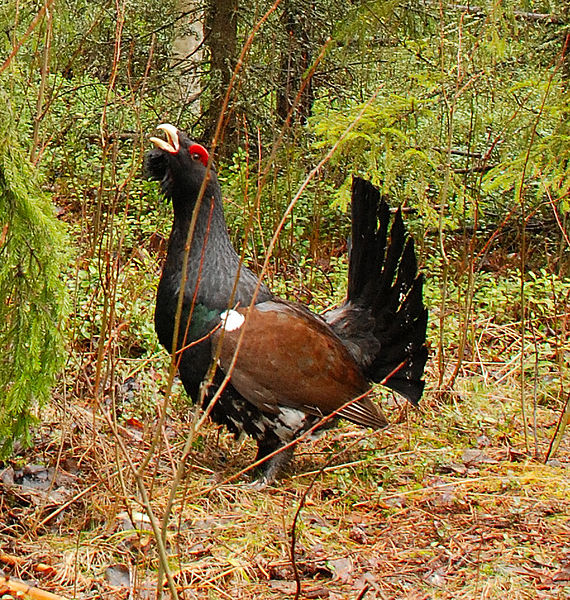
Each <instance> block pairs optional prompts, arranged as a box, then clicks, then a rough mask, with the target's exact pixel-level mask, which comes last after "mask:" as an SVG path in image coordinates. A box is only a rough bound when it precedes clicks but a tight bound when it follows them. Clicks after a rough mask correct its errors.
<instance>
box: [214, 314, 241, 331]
mask: <svg viewBox="0 0 570 600" xmlns="http://www.w3.org/2000/svg"><path fill="white" fill-rule="evenodd" d="M220 320H221V321H222V327H223V328H224V329H225V330H226V331H235V330H236V329H239V328H240V327H241V326H242V325H243V322H244V321H245V317H244V316H243V315H242V314H240V313H238V311H237V310H232V309H230V310H224V312H223V313H222V314H221V315H220Z"/></svg>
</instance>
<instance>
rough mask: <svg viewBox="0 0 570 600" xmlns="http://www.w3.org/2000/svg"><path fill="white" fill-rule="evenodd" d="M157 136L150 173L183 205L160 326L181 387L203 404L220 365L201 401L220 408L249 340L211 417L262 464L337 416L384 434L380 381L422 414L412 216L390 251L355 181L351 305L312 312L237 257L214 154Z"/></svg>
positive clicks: (266, 474)
mask: <svg viewBox="0 0 570 600" xmlns="http://www.w3.org/2000/svg"><path fill="white" fill-rule="evenodd" d="M159 129H161V130H162V131H163V132H164V133H165V134H166V139H161V138H158V137H152V138H151V141H152V142H153V143H154V144H155V146H156V148H155V149H154V150H151V151H150V152H148V154H147V156H146V170H147V173H148V175H149V176H150V177H151V178H153V179H157V180H159V181H160V182H161V185H162V191H163V193H164V195H165V196H166V197H168V198H169V199H170V200H171V201H172V205H173V208H174V223H173V225H172V231H171V234H170V239H169V242H168V253H167V257H166V262H165V264H164V267H163V271H162V277H161V279H160V284H159V286H158V293H157V299H156V310H155V327H156V332H157V334H158V337H159V340H160V342H161V344H162V345H163V346H164V347H165V348H166V349H167V350H168V351H169V352H173V351H174V350H176V351H177V352H178V353H179V360H180V362H179V372H180V378H181V380H182V383H183V385H184V387H185V389H186V391H187V392H188V394H189V395H190V396H191V398H192V399H193V400H194V401H196V400H197V399H198V398H199V397H200V390H201V385H202V382H203V381H204V378H205V377H206V375H207V373H208V370H209V369H210V366H211V364H212V362H213V360H214V359H215V360H216V361H217V364H218V366H219V368H217V370H216V373H215V376H214V380H213V385H212V386H210V387H209V388H208V389H207V390H206V397H205V400H204V402H205V405H207V404H208V403H209V400H210V399H211V397H212V396H213V394H214V393H215V391H216V389H217V387H218V386H219V384H220V383H221V381H222V380H223V378H224V376H225V374H226V373H227V371H228V369H230V368H231V364H232V361H233V358H234V353H235V350H236V347H237V345H238V343H239V342H240V338H241V343H240V346H239V351H238V353H237V358H236V360H235V363H234V365H233V370H232V371H231V380H230V383H229V384H228V385H227V387H226V388H225V390H224V391H223V393H222V395H221V396H220V398H219V399H218V401H217V402H216V403H215V405H214V407H213V409H212V411H211V413H210V416H211V418H212V419H213V421H214V422H216V423H218V424H223V425H225V426H226V427H227V428H228V429H229V430H230V431H231V432H233V433H235V434H236V435H237V434H241V433H242V432H245V433H247V434H249V435H250V436H252V437H253V438H254V439H255V440H256V442H257V445H258V454H257V459H261V458H264V457H266V456H268V455H269V454H271V453H273V452H274V451H275V450H278V449H279V448H282V447H284V446H286V445H287V444H289V442H291V441H293V440H295V439H296V438H298V437H299V436H300V435H301V434H302V433H303V432H306V431H307V430H308V429H310V428H311V427H313V426H314V425H315V424H316V423H318V422H319V420H320V419H321V418H322V417H323V415H329V414H331V413H333V412H335V411H338V416H339V417H343V418H345V419H348V420H349V421H353V422H354V423H357V424H358V425H362V426H365V427H371V428H381V427H385V426H386V425H387V421H386V418H385V417H384V415H383V413H382V411H381V410H380V409H379V408H378V407H377V406H376V405H375V404H374V403H373V402H372V401H371V400H370V399H369V398H368V392H369V391H370V389H371V383H372V382H382V383H383V384H384V385H385V386H387V387H388V388H391V389H392V390H395V391H396V392H398V393H400V394H401V395H403V396H404V397H406V398H407V399H408V400H409V401H410V402H412V403H413V404H417V403H418V401H419V399H420V397H421V395H422V392H423V388H424V382H423V380H422V375H423V371H424V365H425V362H426V358H427V349H426V346H425V335H426V324H427V311H426V309H425V308H424V305H423V301H422V285H423V279H422V276H421V275H418V273H417V263H416V257H415V252H414V242H413V239H412V238H410V237H409V236H408V235H407V233H406V230H405V227H404V224H403V221H402V215H401V211H400V210H398V212H396V215H395V217H394V220H393V224H392V228H391V231H390V237H389V243H388V224H389V221H390V212H389V209H388V205H387V204H386V202H385V201H384V200H381V199H380V194H379V192H378V190H377V189H376V188H374V187H373V186H372V185H371V184H370V183H368V182H367V181H364V180H362V179H358V178H355V179H354V182H353V187H352V249H351V253H350V260H349V272H348V294H347V299H346V301H345V302H344V304H343V305H342V306H341V307H340V308H337V309H334V310H331V311H329V312H327V313H325V314H324V315H323V316H318V315H315V314H313V313H311V312H310V311H309V310H308V309H307V308H305V307H303V306H301V305H300V304H296V303H294V302H288V301H286V300H283V299H281V298H278V297H276V296H274V295H273V294H272V293H271V291H270V290H269V289H268V288H267V287H266V286H265V285H263V284H261V285H259V287H258V284H259V282H258V278H257V276H256V275H254V274H253V273H252V272H251V271H250V270H248V269H247V268H246V267H244V266H243V265H242V264H240V258H239V256H238V254H237V253H236V251H235V250H234V248H233V247H232V244H231V241H230V238H229V236H228V233H227V229H226V222H225V219H224V213H223V208H222V196H221V190H220V186H219V183H218V179H217V177H216V173H215V171H214V169H213V168H212V167H211V165H210V166H209V165H208V161H209V155H208V152H207V150H206V149H205V148H204V147H203V146H201V145H199V144H196V143H194V142H192V141H191V140H190V139H189V138H188V137H187V136H186V135H185V134H184V133H182V132H180V131H178V130H177V129H176V128H175V127H174V126H172V125H166V124H165V125H160V126H159ZM204 179H206V182H205V183H204ZM200 194H202V197H201V198H200ZM197 202H199V209H198V212H197V218H196V221H195V225H194V231H193V235H192V238H191V243H190V245H189V250H188V249H187V248H186V244H187V239H188V231H189V228H190V226H191V222H192V215H193V211H194V208H195V206H196V204H197ZM184 269H185V270H186V276H185V277H183V270H184ZM183 279H185V284H184V290H183V291H181V286H182V281H183ZM256 289H257V294H256ZM181 293H182V294H183V304H182V313H181V319H180V327H179V330H178V336H177V339H176V340H174V333H175V322H176V312H177V307H178V299H179V295H180V294H181ZM252 300H253V301H254V305H253V306H252V308H251V309H249V307H250V304H251V302H252ZM351 400H353V402H350V401H351ZM292 454H293V446H291V447H290V448H288V449H286V450H285V451H283V452H279V453H277V454H276V455H275V456H272V457H271V458H269V459H268V460H267V461H266V462H264V463H263V466H262V473H261V481H262V482H264V483H269V482H271V481H273V480H274V479H275V477H276V476H277V475H278V473H279V471H280V470H281V469H282V467H283V466H285V465H286V464H287V463H288V462H289V460H290V459H291V457H292Z"/></svg>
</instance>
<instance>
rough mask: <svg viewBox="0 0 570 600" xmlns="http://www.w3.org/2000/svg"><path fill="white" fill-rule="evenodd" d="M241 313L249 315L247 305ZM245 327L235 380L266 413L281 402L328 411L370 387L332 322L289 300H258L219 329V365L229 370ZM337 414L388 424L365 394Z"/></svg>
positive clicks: (372, 424)
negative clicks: (231, 323) (330, 326)
mask: <svg viewBox="0 0 570 600" xmlns="http://www.w3.org/2000/svg"><path fill="white" fill-rule="evenodd" d="M237 312H239V313H240V314H241V315H246V314H247V310H246V309H241V308H240V309H238V310H237ZM234 316H235V315H234ZM237 320H238V322H239V321H240V319H239V317H238V319H237ZM228 323H229V320H228ZM235 325H236V323H235V320H234V323H233V326H235ZM242 327H245V332H244V334H243V340H242V343H241V346H240V349H239V353H238V357H237V360H236V363H235V366H234V369H233V371H232V376H231V383H232V385H233V386H234V387H235V388H236V389H237V390H238V392H239V393H240V394H241V395H242V396H244V397H245V398H247V400H249V401H250V402H251V403H252V404H255V405H256V406H257V407H258V408H260V409H261V410H263V411H265V412H273V413H274V412H276V411H277V408H278V406H287V407H291V408H296V409H298V410H302V411H304V412H307V413H309V414H313V415H327V414H330V413H332V412H334V411H335V410H337V409H339V408H340V407H341V406H342V405H343V404H345V403H346V402H348V401H349V400H351V399H353V398H356V397H358V396H361V395H362V394H366V392H368V391H369V389H370V385H369V383H368V381H366V379H365V378H364V376H363V375H362V372H361V371H360V369H359V367H358V366H357V364H356V363H355V361H354V359H353V358H352V357H351V355H350V354H349V352H348V350H347V349H346V348H345V346H344V345H343V343H342V342H341V341H340V339H339V338H338V337H337V336H336V335H335V334H334V333H333V332H332V331H331V330H330V328H329V327H328V325H326V323H324V321H322V320H321V319H320V318H318V317H316V316H315V315H313V314H312V313H310V312H309V311H307V310H305V309H303V308H302V307H300V306H297V305H295V304H290V303H285V302H273V301H269V302H263V303H261V304H258V305H256V306H254V307H253V308H252V309H251V311H250V313H249V314H248V315H247V320H246V322H245V323H244V324H243V325H241V326H238V327H237V328H235V329H232V330H231V331H230V330H229V329H230V327H229V326H226V329H225V330H224V329H222V328H220V329H218V330H216V332H215V333H214V334H213V337H212V342H213V343H212V348H213V352H215V351H216V348H217V346H218V344H219V343H221V348H220V355H219V364H220V367H221V368H222V370H224V371H225V372H227V370H228V369H229V367H230V364H231V361H232V358H233V355H234V353H235V349H236V346H237V343H238V340H239V338H240V335H241V333H242ZM339 415H340V416H342V417H344V418H346V419H349V420H350V421H353V422H355V423H357V424H359V425H363V426H368V427H374V428H380V427H385V426H386V425H387V421H386V418H385V417H384V415H383V414H382V412H381V411H380V409H379V408H377V407H376V405H375V404H373V403H372V402H371V401H370V399H369V398H367V397H363V398H360V399H358V400H356V401H355V402H354V403H352V404H351V405H349V406H348V407H345V408H344V409H343V410H342V411H340V412H339Z"/></svg>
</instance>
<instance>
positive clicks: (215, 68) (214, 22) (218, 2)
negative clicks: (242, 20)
mask: <svg viewBox="0 0 570 600" xmlns="http://www.w3.org/2000/svg"><path fill="white" fill-rule="evenodd" d="M237 12H238V0H210V4H209V7H208V14H207V17H206V45H207V46H208V50H209V52H210V78H209V94H208V97H209V100H210V101H209V105H208V107H207V109H206V110H205V112H204V114H203V119H204V139H205V140H207V141H211V140H212V139H213V137H214V134H215V131H216V127H217V124H218V119H219V118H220V115H221V113H222V110H223V104H224V99H225V97H226V93H227V91H228V86H229V84H230V81H231V79H232V74H233V72H234V69H235V67H236V63H237ZM222 117H223V128H222V131H221V135H220V139H218V154H220V155H224V156H229V155H231V154H232V153H233V152H234V151H235V149H236V146H237V123H236V114H235V111H234V110H233V108H232V105H231V103H230V104H228V107H227V109H226V111H225V113H224V114H223V116H222Z"/></svg>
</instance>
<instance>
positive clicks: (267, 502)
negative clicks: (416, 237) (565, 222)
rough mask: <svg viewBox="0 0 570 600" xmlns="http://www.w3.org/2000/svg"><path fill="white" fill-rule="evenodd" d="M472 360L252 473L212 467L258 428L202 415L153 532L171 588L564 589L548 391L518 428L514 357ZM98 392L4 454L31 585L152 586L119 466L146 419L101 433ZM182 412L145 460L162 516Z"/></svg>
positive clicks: (12, 554) (560, 504)
mask: <svg viewBox="0 0 570 600" xmlns="http://www.w3.org/2000/svg"><path fill="white" fill-rule="evenodd" d="M480 367H481V365H471V364H470V363H465V364H464V365H463V369H462V372H461V376H460V377H459V378H458V380H457V382H456V385H455V391H454V392H453V393H451V394H447V395H446V396H445V397H442V396H441V395H436V394H434V393H433V392H431V391H430V390H429V389H428V390H427V393H426V394H425V398H424V402H423V409H422V411H421V412H420V411H416V410H412V409H410V410H408V409H407V408H405V407H404V406H402V405H401V404H399V403H397V402H396V401H395V399H390V398H388V399H386V398H385V399H384V400H383V405H384V406H385V407H386V409H387V412H388V414H389V415H390V416H391V418H392V422H393V423H394V424H393V425H392V426H390V427H389V428H388V429H387V430H386V431H383V432H377V433H371V432H370V431H362V430H359V429H357V428H356V427H353V426H352V425H350V424H346V423H342V424H341V426H340V427H338V428H336V429H334V430H331V431H329V432H327V433H326V434H325V435H324V436H323V437H321V438H320V439H319V440H317V441H312V442H306V443H302V444H300V447H299V448H298V449H297V452H296V458H295V460H294V462H293V464H292V467H291V470H290V472H289V473H288V474H287V475H286V476H285V477H284V478H283V479H282V480H280V481H279V482H278V483H276V484H275V485H274V486H271V487H269V488H266V489H263V490H256V489H254V488H253V487H252V486H251V485H248V479H247V476H245V477H242V478H241V479H238V480H235V481H230V482H224V480H225V478H229V477H231V476H232V475H233V474H235V473H238V472H239V471H240V470H241V469H242V468H245V467H247V465H248V464H249V463H250V462H251V461H252V459H253V456H254V448H253V445H252V444H251V443H250V442H249V441H245V442H243V443H238V442H236V441H234V440H233V438H231V437H230V436H229V435H228V434H227V433H225V432H224V431H220V430H218V429H216V428H214V427H213V426H207V427H206V428H205V429H203V430H202V431H201V432H200V433H199V437H198V438H197V439H196V440H195V443H194V445H193V451H192V454H191V457H190V460H189V465H188V470H187V473H186V475H185V477H184V480H183V482H182V483H181V485H180V486H179V489H178V491H177V495H176V502H175V504H174V507H173V512H172V516H171V518H170V520H169V523H168V529H167V533H166V554H167V555H168V557H169V558H168V561H169V566H170V570H171V573H172V577H173V581H174V582H175V584H176V586H177V589H178V593H179V597H180V598H189V599H192V598H200V599H201V598H220V599H224V598H231V599H232V600H238V599H249V598H267V599H270V598H275V599H278V598H297V597H298V598H328V599H330V600H335V599H341V598H343V599H344V598H347V599H348V598H354V599H362V598H365V599H367V600H371V599H376V598H377V599H383V600H388V599H394V600H396V599H408V600H428V599H434V600H435V599H444V598H445V599H451V598H453V599H456V600H457V599H501V600H517V599H530V598H536V599H547V598H548V599H551V598H556V599H563V598H569V597H570V449H569V447H568V446H569V444H568V438H567V435H568V434H566V438H565V439H563V444H562V445H561V446H560V448H559V449H558V452H557V453H556V455H555V457H554V458H553V459H551V460H550V461H549V462H548V464H544V461H543V460H537V459H536V458H535V456H538V457H539V458H540V459H543V458H544V456H545V455H546V452H547V449H548V446H549V443H550V440H551V437H552V434H553V431H554V429H555V427H556V423H557V420H558V418H559V416H560V410H559V407H558V408H557V410H554V409H553V408H551V407H550V408H549V407H548V406H541V405H539V406H537V407H536V413H534V411H533V407H532V398H530V399H527V403H529V404H530V408H529V409H527V415H526V418H527V423H529V426H528V428H527V439H526V440H525V436H524V428H523V427H522V419H521V414H520V413H521V409H520V398H519V396H520V391H519V382H518V378H517V377H516V369H515V368H514V367H513V366H512V364H511V365H510V366H509V363H508V361H506V360H505V362H503V363H501V364H499V363H497V364H494V365H491V366H489V365H487V368H486V369H483V370H482V369H481V368H480ZM431 368H432V369H433V365H432V366H431ZM509 369H511V370H512V372H510V371H509ZM435 380H436V377H435V373H433V372H431V373H429V374H428V382H430V381H432V382H433V381H435ZM109 408H110V407H99V408H98V410H95V409H94V408H93V407H89V406H78V405H69V404H65V403H64V402H63V400H62V399H58V400H56V402H54V406H53V407H52V414H51V418H50V417H49V416H46V418H45V420H44V421H43V424H42V426H41V428H39V429H38V430H37V432H36V434H35V444H34V446H33V448H32V449H30V450H27V451H25V452H21V453H20V455H19V457H18V459H17V460H14V461H13V462H12V463H11V466H10V465H9V466H7V467H6V468H4V469H3V470H0V569H1V570H2V571H3V572H4V574H5V575H8V576H10V578H11V580H10V581H11V582H15V581H18V580H21V581H23V582H25V585H26V586H33V588H34V589H30V590H29V594H30V596H31V597H33V598H40V599H42V600H44V599H45V600H53V598H55V597H53V596H49V594H48V595H45V592H50V593H53V594H56V595H57V596H61V597H63V598H79V599H86V598H90V599H91V598H154V597H155V596H156V587H157V568H158V555H157V544H156V541H155V537H154V536H153V534H152V533H151V531H150V529H151V527H150V521H149V518H148V516H146V514H145V513H144V509H143V507H142V505H141V503H140V502H138V500H139V499H140V494H139V493H138V492H137V491H136V486H135V484H134V478H133V473H132V469H131V466H130V465H140V462H141V460H142V457H143V455H144V454H145V452H146V451H147V450H148V448H149V440H150V437H151V434H152V432H153V428H155V426H156V423H155V422H152V420H151V421H149V422H148V423H142V422H141V421H138V420H137V419H135V418H131V419H121V420H120V423H121V425H120V427H118V428H117V429H116V430H115V431H116V435H114V434H113V428H112V427H111V426H110V425H109V422H108V421H107V420H106V419H105V418H104V416H105V414H106V412H105V411H108V410H109ZM534 415H535V416H536V437H535V433H534V431H533V429H534V428H533V427H532V426H531V425H530V424H531V423H532V420H533V417H534ZM190 429H191V425H190V423H189V422H188V420H186V422H183V421H181V420H180V419H178V418H176V419H175V418H170V419H169V421H168V422H167V424H166V427H165V430H164V432H163V436H162V447H161V448H159V449H158V450H157V451H156V452H154V453H153V454H152V459H151V461H150V462H149V464H148V466H147V467H146V469H145V471H144V483H145V485H146V490H147V492H148V495H149V498H150V504H151V505H152V508H153V512H154V514H155V515H156V516H157V518H158V519H160V518H161V516H162V514H163V512H164V509H165V506H166V502H167V498H168V495H169V493H170V487H171V483H172V480H173V477H174V473H175V470H176V466H177V464H178V461H179V457H180V454H181V452H182V447H183V445H184V441H185V436H186V435H187V433H188V431H189V430H190ZM527 446H528V449H527ZM121 449H123V450H126V451H127V455H125V454H124V453H123V450H121ZM129 463H130V465H129ZM293 532H294V533H293ZM293 540H294V543H293ZM293 555H294V560H292V556H293ZM1 581H2V580H0V591H2V590H3V591H5V592H6V595H4V596H3V598H7V597H10V594H11V596H15V595H16V594H15V592H14V588H13V587H12V588H11V587H10V585H11V584H10V583H8V584H7V583H3V584H2V583H1ZM298 586H300V589H299V593H298V594H297V592H298V589H297V588H298ZM9 590H11V592H10V593H8V591H9ZM296 594H297V595H296ZM165 595H166V596H169V592H168V589H167V588H165Z"/></svg>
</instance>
